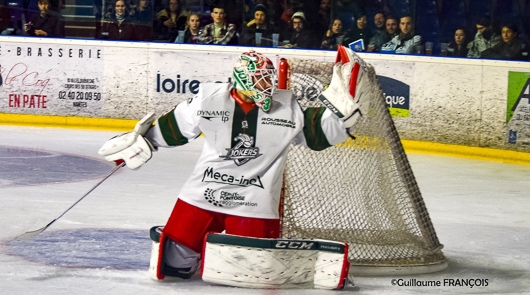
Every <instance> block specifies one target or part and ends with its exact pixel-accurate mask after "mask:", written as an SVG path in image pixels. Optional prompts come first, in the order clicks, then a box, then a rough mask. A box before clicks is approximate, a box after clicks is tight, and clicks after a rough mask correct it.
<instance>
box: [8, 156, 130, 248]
mask: <svg viewBox="0 0 530 295" xmlns="http://www.w3.org/2000/svg"><path fill="white" fill-rule="evenodd" d="M123 166H125V162H122V163H121V164H119V165H118V166H116V168H114V169H113V170H112V171H111V172H110V173H109V174H107V176H105V178H103V179H102V180H101V181H100V182H98V183H97V184H96V185H95V186H93V187H92V188H91V189H90V190H89V191H88V192H87V193H86V194H85V195H84V196H82V197H81V198H80V199H79V200H77V201H76V202H75V203H74V204H73V205H72V206H70V208H68V209H66V211H64V212H63V213H62V214H61V215H59V217H57V218H55V219H54V220H52V221H51V222H50V223H48V224H47V225H46V226H45V227H43V228H40V229H38V230H34V231H28V232H26V233H23V234H21V235H20V236H18V237H17V238H16V239H17V240H30V239H33V238H34V237H36V236H37V235H38V234H40V233H41V232H43V231H45V230H46V229H47V228H48V227H50V226H51V225H52V224H53V223H54V222H56V221H57V220H59V218H61V217H63V215H64V214H66V212H68V211H70V209H72V208H74V206H75V205H77V203H79V202H81V200H83V199H84V198H85V197H86V196H88V194H90V193H91V192H92V191H93V190H95V189H96V187H98V186H99V185H100V184H102V183H103V181H105V180H107V178H109V177H110V176H111V175H112V174H114V172H116V171H118V169H120V168H121V167H123Z"/></svg>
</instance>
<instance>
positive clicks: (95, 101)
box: [0, 43, 104, 115]
mask: <svg viewBox="0 0 530 295" xmlns="http://www.w3.org/2000/svg"><path fill="white" fill-rule="evenodd" d="M103 56H104V49H103V48H102V47H98V46H77V45H76V46H70V45H65V44H42V45H41V44H35V43H3V44H1V45H0V58H1V64H0V73H1V76H2V86H1V87H0V98H1V99H0V109H1V110H2V112H6V113H17V114H26V113H29V114H43V115H57V114H61V115H88V114H96V113H97V112H98V110H99V109H100V108H101V104H102V99H103V95H102V93H103V90H104V81H103V80H104V79H103V68H104V58H103Z"/></svg>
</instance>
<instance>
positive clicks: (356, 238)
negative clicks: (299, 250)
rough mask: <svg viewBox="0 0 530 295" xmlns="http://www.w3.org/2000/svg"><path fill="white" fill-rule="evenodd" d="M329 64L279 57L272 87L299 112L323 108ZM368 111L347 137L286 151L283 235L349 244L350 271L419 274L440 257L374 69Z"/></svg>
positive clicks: (440, 262)
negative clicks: (287, 92) (287, 93)
mask: <svg viewBox="0 0 530 295" xmlns="http://www.w3.org/2000/svg"><path fill="white" fill-rule="evenodd" d="M332 72H333V63H330V62H320V61H315V60H308V59H289V60H286V59H281V60H280V62H279V71H278V73H279V74H278V75H279V76H278V82H279V85H280V87H284V88H290V89H291V90H292V91H293V94H294V95H295V97H296V98H297V99H298V101H299V102H300V105H301V106H302V108H304V109H305V108H307V107H317V106H322V105H321V103H320V101H319V100H318V95H319V94H320V93H321V92H322V90H323V89H324V86H326V85H328V84H329V83H330V81H331V76H332ZM369 75H370V78H371V80H372V81H374V83H373V85H372V89H371V90H372V91H371V97H370V109H369V112H368V114H366V115H364V116H363V117H362V118H361V119H359V121H358V122H357V123H356V125H354V127H353V134H352V135H353V137H354V138H355V139H348V140H347V141H345V142H344V143H342V144H339V145H337V146H333V147H330V148H328V149H325V150H323V151H319V152H316V151H311V150H309V149H306V148H303V147H298V146H291V148H290V151H289V156H288V160H287V166H286V170H285V175H284V186H283V190H282V191H283V193H282V208H281V209H282V237H283V238H304V239H312V238H318V239H327V240H335V241H345V242H347V243H348V244H349V253H348V258H349V260H350V263H351V268H350V273H353V274H356V275H384V274H396V273H402V274H418V273H429V272H435V271H439V270H442V269H444V268H445V267H447V260H446V258H445V256H444V254H443V253H442V251H441V250H442V247H443V245H442V244H440V242H439V240H438V237H437V235H436V232H435V230H434V227H433V225H432V222H431V219H430V217H429V213H428V211H427V208H426V206H425V203H424V201H423V198H422V195H421V192H420V190H419V187H418V184H417V183H416V179H415V177H414V173H413V172H412V169H411V167H410V164H409V162H408V159H407V156H406V154H405V152H404V150H403V146H402V145H401V141H400V138H399V135H398V132H397V130H396V128H395V126H394V123H393V121H392V117H391V116H390V113H389V111H388V108H387V105H386V103H385V100H384V96H383V93H382V91H381V89H380V87H379V83H378V82H377V76H376V74H375V71H373V69H371V70H370V73H369Z"/></svg>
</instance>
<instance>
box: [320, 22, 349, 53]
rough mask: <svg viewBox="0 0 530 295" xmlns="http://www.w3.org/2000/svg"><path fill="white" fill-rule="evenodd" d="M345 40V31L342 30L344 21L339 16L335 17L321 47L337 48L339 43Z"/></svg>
mask: <svg viewBox="0 0 530 295" xmlns="http://www.w3.org/2000/svg"><path fill="white" fill-rule="evenodd" d="M343 40H344V31H343V30H342V21H341V20H340V19H338V18H336V19H334V20H333V22H332V23H331V25H330V26H329V29H328V30H327V32H326V34H325V35H324V39H322V45H321V46H320V48H322V49H327V50H336V49H337V47H338V45H339V44H342V41H343Z"/></svg>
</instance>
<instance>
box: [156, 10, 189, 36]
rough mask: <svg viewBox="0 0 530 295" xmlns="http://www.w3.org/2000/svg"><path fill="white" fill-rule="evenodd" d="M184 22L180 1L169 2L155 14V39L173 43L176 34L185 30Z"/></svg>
mask: <svg viewBox="0 0 530 295" xmlns="http://www.w3.org/2000/svg"><path fill="white" fill-rule="evenodd" d="M186 21H187V17H186V15H184V14H183V13H182V7H181V5H180V0H169V2H168V4H167V6H166V8H164V9H162V10H160V11H159V12H158V13H157V14H156V25H155V38H156V39H157V40H160V41H163V42H173V41H175V39H176V38H177V35H178V32H179V31H180V30H182V31H183V30H184V29H185V28H186Z"/></svg>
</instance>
